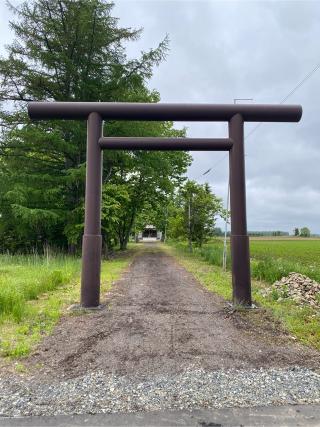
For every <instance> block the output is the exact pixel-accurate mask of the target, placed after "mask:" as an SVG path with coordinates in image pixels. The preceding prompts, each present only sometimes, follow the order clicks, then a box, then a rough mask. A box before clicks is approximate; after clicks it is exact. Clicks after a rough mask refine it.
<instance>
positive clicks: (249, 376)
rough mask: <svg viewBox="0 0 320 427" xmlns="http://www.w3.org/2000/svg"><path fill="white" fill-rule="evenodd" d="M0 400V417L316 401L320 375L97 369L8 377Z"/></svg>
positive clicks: (318, 400)
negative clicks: (45, 379) (139, 373)
mask: <svg viewBox="0 0 320 427" xmlns="http://www.w3.org/2000/svg"><path fill="white" fill-rule="evenodd" d="M0 399H1V413H0V415H1V416H21V415H22V416H31V415H57V414H65V415H68V414H95V413H109V412H132V411H154V410H161V409H191V408H192V409H195V408H222V407H246V406H266V405H283V404H288V403H289V404H298V403H320V375H317V374H316V373H314V372H312V371H310V370H308V369H302V368H291V369H262V368H261V369H254V370H249V371H248V370H220V371H211V372H208V371H204V370H203V369H196V370H194V369H189V370H186V371H185V372H183V373H180V374H176V375H156V376H153V377H152V378H145V379H144V380H141V378H137V377H127V376H118V375H110V374H106V373H105V372H103V371H96V372H91V373H88V374H87V375H84V376H81V377H78V378H72V379H68V380H66V381H60V382H59V381H54V382H52V383H50V384H48V383H42V382H35V381H26V380H23V379H21V380H18V381H17V378H15V379H14V380H12V378H7V379H6V380H4V381H3V382H2V384H1V391H0Z"/></svg>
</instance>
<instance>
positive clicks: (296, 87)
mask: <svg viewBox="0 0 320 427" xmlns="http://www.w3.org/2000/svg"><path fill="white" fill-rule="evenodd" d="M319 69H320V63H319V64H317V65H316V66H315V67H314V68H313V69H312V70H311V71H310V72H309V73H308V74H306V75H305V76H304V78H303V79H302V80H300V82H299V83H298V84H297V85H296V86H294V87H293V89H291V90H290V92H289V93H288V94H287V95H286V96H285V97H284V98H282V99H281V101H280V102H279V104H284V103H285V102H286V100H287V99H289V98H290V97H291V96H292V95H293V94H294V93H295V92H296V91H297V90H298V89H299V88H300V87H301V86H302V85H303V84H304V83H305V82H306V81H307V80H309V79H310V77H312V76H313V74H315V72H316V71H318V70H319ZM261 125H263V122H260V123H258V124H257V125H256V126H255V127H254V128H253V129H251V131H250V132H249V133H247V135H245V136H244V139H245V141H247V140H248V138H249V137H250V136H251V135H252V134H253V133H254V132H255V131H256V130H257V129H258V128H259V127H260V126H261ZM227 156H228V153H226V154H224V155H223V157H221V158H220V159H219V160H218V161H217V162H216V163H215V164H214V165H213V166H212V167H211V169H212V171H213V170H214V168H215V167H216V166H217V165H218V164H219V163H221V162H222V161H223V160H224V159H225V158H226V157H227ZM202 175H204V174H201V175H199V176H198V177H197V178H196V179H199V178H200V176H202Z"/></svg>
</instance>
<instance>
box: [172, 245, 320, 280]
mask: <svg viewBox="0 0 320 427" xmlns="http://www.w3.org/2000/svg"><path fill="white" fill-rule="evenodd" d="M175 245H176V247H177V248H179V249H180V250H187V244H186V243H184V242H180V243H176V244H175ZM222 251H223V241H222V239H215V240H212V241H210V242H209V243H207V244H205V245H204V246H203V247H202V248H194V253H195V254H198V255H200V256H201V257H202V258H203V259H205V260H206V261H208V262H209V263H211V264H213V265H217V266H222ZM250 257H251V274H252V276H253V277H254V278H256V279H258V280H265V281H267V282H269V283H273V282H274V281H276V280H279V279H280V278H281V277H283V276H286V275H287V274H288V273H290V272H292V271H295V272H297V273H301V274H305V275H306V276H308V277H310V278H312V279H314V280H316V281H319V282H320V239H312V240H309V239H301V240H299V239H293V238H291V239H290V238H287V239H282V238H273V239H271V238H268V239H260V238H251V239H250ZM227 266H228V268H229V269H230V245H229V242H228V257H227Z"/></svg>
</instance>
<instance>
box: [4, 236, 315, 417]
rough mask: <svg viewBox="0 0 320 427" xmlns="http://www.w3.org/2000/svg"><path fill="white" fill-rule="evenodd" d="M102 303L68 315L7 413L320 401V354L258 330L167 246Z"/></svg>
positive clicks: (148, 248)
mask: <svg viewBox="0 0 320 427" xmlns="http://www.w3.org/2000/svg"><path fill="white" fill-rule="evenodd" d="M102 300H105V301H106V302H107V307H106V308H105V309H103V310H101V311H95V312H91V313H89V314H79V313H78V314H77V313H75V314H74V315H72V316H65V317H63V318H62V319H61V321H60V322H59V324H58V325H57V326H56V328H55V330H54V331H53V334H52V335H51V336H49V337H47V338H45V340H44V341H43V342H42V343H41V344H40V345H39V347H38V349H37V351H36V352H35V353H34V354H33V355H31V356H30V357H29V358H28V359H27V360H25V361H24V364H25V366H26V367H27V368H28V371H27V372H26V373H25V374H23V375H18V374H10V375H8V376H4V378H3V379H2V380H0V402H1V403H0V408H1V414H2V415H5V416H13V415H14V416H16V415H19V416H34V415H63V414H66V415H71V414H95V413H106V412H121V413H125V412H137V411H162V410H185V409H188V410H189V409H196V408H202V409H206V408H207V409H208V408H211V409H213V408H224V407H258V406H266V405H285V404H288V403H289V404H301V403H312V404H315V403H316V404H317V403H320V375H319V373H318V370H319V367H320V354H319V352H317V351H316V350H312V349H308V348H306V347H303V346H302V345H300V344H298V343H296V342H294V341H293V340H292V339H290V337H289V336H288V335H287V334H286V333H285V332H284V331H283V330H281V328H280V326H279V325H278V326H277V324H276V323H274V322H273V321H272V320H270V319H268V317H265V319H262V320H263V321H261V319H260V322H259V325H260V326H259V327H257V322H255V321H253V320H252V319H253V318H254V316H250V315H249V316H247V315H245V314H243V313H238V312H232V311H230V308H228V306H227V305H226V302H225V301H224V300H222V299H221V298H220V297H218V296H216V295H215V294H213V293H210V292H209V291H207V290H206V289H204V288H203V287H202V286H201V285H200V284H199V283H198V282H197V281H196V280H195V278H194V277H193V276H192V275H191V274H190V273H188V272H187V271H186V270H185V269H184V268H183V267H182V266H180V265H179V264H178V263H177V261H176V260H175V258H173V257H172V256H170V255H168V254H167V253H166V252H165V251H164V250H163V249H162V246H161V245H160V244H148V245H145V247H144V248H143V249H141V250H140V251H138V255H136V256H135V258H134V260H133V262H132V264H131V265H130V267H129V268H128V270H127V271H126V273H125V274H124V275H123V277H122V278H121V280H119V281H118V282H117V283H116V284H115V285H114V286H113V288H112V291H111V292H110V293H109V294H108V295H105V296H103V297H102ZM256 313H257V314H256V316H260V313H259V311H256ZM261 316H264V314H263V312H261Z"/></svg>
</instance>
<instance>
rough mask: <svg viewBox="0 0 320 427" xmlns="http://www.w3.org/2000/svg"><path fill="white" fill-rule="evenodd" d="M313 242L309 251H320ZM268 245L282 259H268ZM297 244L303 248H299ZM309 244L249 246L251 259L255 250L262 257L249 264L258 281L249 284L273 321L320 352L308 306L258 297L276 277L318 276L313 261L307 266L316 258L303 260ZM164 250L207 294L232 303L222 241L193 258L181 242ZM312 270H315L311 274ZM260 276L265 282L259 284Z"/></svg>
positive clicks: (316, 320) (315, 317)
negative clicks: (208, 292)
mask: <svg viewBox="0 0 320 427" xmlns="http://www.w3.org/2000/svg"><path fill="white" fill-rule="evenodd" d="M315 242H317V243H318V245H314V246H313V244H312V245H310V246H309V249H310V247H315V248H319V244H320V241H315ZM252 243H253V244H252ZM255 243H258V245H255ZM269 243H272V246H274V247H277V249H276V251H278V252H277V253H278V254H281V255H282V257H279V258H274V259H272V258H271V257H272V254H273V253H272V252H271V251H270V250H269V248H268V245H269ZM277 243H280V245H279V246H277ZM284 243H285V244H284ZM300 243H304V244H302V245H301V246H299V244H300ZM308 243H309V242H297V243H295V241H288V242H277V241H272V242H271V241H259V242H255V241H253V242H251V245H250V246H251V252H252V253H253V256H255V249H256V247H258V250H257V253H258V254H259V255H260V257H261V258H260V259H259V258H258V259H256V260H255V259H253V261H252V262H251V268H252V272H253V273H254V274H255V277H258V279H259V280H253V281H252V296H253V300H254V302H255V303H256V304H257V305H259V306H261V307H264V308H266V309H267V310H268V311H269V312H270V313H272V315H273V316H274V318H276V319H277V320H280V322H281V323H282V325H283V326H284V328H285V329H286V330H287V331H289V332H290V333H291V334H292V335H294V336H295V337H296V338H297V339H298V340H300V341H301V342H302V343H304V344H306V345H308V346H312V347H314V348H317V349H318V350H320V314H319V311H316V310H315V309H312V308H310V307H307V306H299V305H297V304H296V303H295V302H293V301H292V300H289V299H288V300H281V301H278V300H277V298H276V296H275V295H273V294H271V295H268V296H266V297H264V296H262V293H261V291H262V290H263V289H264V288H267V287H269V286H270V283H272V282H273V280H274V278H275V277H276V278H280V277H282V275H285V274H286V273H287V272H290V271H299V272H303V273H304V274H307V273H308V272H310V271H311V272H312V271H314V272H316V274H318V268H319V267H318V266H316V265H314V264H313V261H311V262H312V263H311V264H308V262H310V260H315V259H316V257H317V255H314V254H310V253H309V255H308V260H309V261H306V259H307V258H306V257H305V256H304V250H305V248H306V244H308ZM310 243H311V242H310ZM291 244H293V245H292V247H291V248H290V249H289V250H288V251H287V250H286V247H288V246H289V247H290V245H291ZM263 245H265V246H266V247H267V249H266V251H265V252H264V251H263ZM166 248H167V250H169V251H170V252H171V253H172V254H173V255H174V256H175V257H177V258H178V260H179V262H180V263H181V264H182V265H183V266H184V267H185V268H186V269H187V270H188V271H190V272H191V273H192V274H193V275H194V276H195V277H196V279H197V280H199V282H200V283H201V284H202V285H203V286H205V287H206V288H207V289H208V290H209V291H211V292H215V293H217V294H218V295H220V296H222V297H223V298H224V299H226V300H231V299H232V285H231V273H230V270H228V271H227V272H224V271H222V268H221V264H222V255H221V253H222V242H221V241H217V242H215V243H212V242H211V243H210V244H208V245H205V247H204V248H202V249H199V248H198V249H195V250H194V252H193V253H192V254H190V253H188V250H187V244H185V243H181V242H180V243H173V242H171V244H170V246H167V247H166ZM316 250H317V249H316ZM276 251H275V253H276ZM299 251H300V252H302V257H301V261H300V260H299V255H298V254H299ZM291 253H294V254H295V258H294V260H292V259H293V258H289V259H286V258H285V256H288V257H291ZM287 254H288V255H287ZM259 255H258V256H259ZM229 260H230V257H229ZM272 261H274V262H272ZM259 263H260V264H259ZM257 266H258V267H257ZM284 266H285V268H284ZM312 268H314V270H313V269H312ZM259 269H260V270H259ZM316 274H315V275H314V277H315V276H316ZM307 275H308V274H307ZM261 276H262V277H263V278H264V280H260V277H261ZM266 277H267V278H269V280H270V281H269V283H268V281H266V280H265V278H266ZM316 277H317V276H316Z"/></svg>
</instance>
